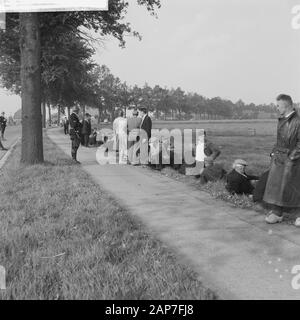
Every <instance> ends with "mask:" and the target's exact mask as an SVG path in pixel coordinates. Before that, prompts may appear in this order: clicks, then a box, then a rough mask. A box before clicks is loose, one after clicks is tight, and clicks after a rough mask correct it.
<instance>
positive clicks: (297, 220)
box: [295, 218, 300, 227]
mask: <svg viewBox="0 0 300 320" xmlns="http://www.w3.org/2000/svg"><path fill="white" fill-rule="evenodd" d="M295 226H296V227H300V218H297V219H296V221H295Z"/></svg>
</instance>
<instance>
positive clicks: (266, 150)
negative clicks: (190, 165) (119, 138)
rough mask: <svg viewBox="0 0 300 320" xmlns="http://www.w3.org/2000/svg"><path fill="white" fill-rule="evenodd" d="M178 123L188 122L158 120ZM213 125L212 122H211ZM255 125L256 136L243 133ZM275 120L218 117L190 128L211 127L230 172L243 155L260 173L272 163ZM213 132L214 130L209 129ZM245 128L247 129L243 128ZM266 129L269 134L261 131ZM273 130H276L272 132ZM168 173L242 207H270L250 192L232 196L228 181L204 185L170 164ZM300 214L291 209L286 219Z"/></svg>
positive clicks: (210, 136) (254, 171) (221, 160)
mask: <svg viewBox="0 0 300 320" xmlns="http://www.w3.org/2000/svg"><path fill="white" fill-rule="evenodd" d="M177 125H179V126H180V125H181V129H183V128H187V127H188V125H187V122H184V123H181V124H180V123H177V124H173V123H168V122H162V123H160V124H158V123H156V124H155V127H157V128H160V129H162V128H166V127H169V128H170V129H172V128H176V126H177ZM212 125H213V126H212ZM245 125H246V126H247V127H249V128H250V125H251V126H252V128H255V129H256V130H257V135H256V136H250V135H247V134H243V131H242V130H243V128H244V126H245ZM217 126H218V128H217V129H218V130H219V134H214V132H213V128H216V127H217ZM276 127H277V123H276V121H275V122H274V121H258V122H252V121H250V122H249V121H234V122H230V121H229V122H228V121H218V122H217V123H216V122H214V123H213V124H211V123H208V121H205V122H201V123H200V122H197V123H193V124H192V125H191V126H190V128H193V129H196V128H204V129H211V131H209V130H208V139H209V140H210V141H211V142H213V143H214V144H215V145H217V146H218V147H219V148H220V150H221V155H220V156H219V157H218V159H217V160H216V163H219V164H222V165H223V167H224V168H225V170H226V171H227V172H229V171H230V170H232V163H233V161H234V160H235V159H239V158H241V159H244V160H246V161H247V162H248V164H249V166H248V167H247V172H248V173H250V174H255V175H258V176H260V175H261V174H262V173H263V172H264V171H266V170H267V169H268V166H269V163H270V156H269V155H270V153H271V151H272V148H273V146H274V144H275V142H276ZM229 130H230V131H231V132H232V131H234V134H233V135H228V133H229ZM209 132H211V134H210V133H209ZM244 132H245V131H244ZM263 132H267V134H265V135H264V134H262V133H263ZM272 132H273V133H272ZM156 174H164V175H167V176H169V177H170V178H173V179H176V180H179V181H181V182H183V183H185V184H188V185H191V186H193V187H195V188H197V189H200V190H203V191H206V192H208V193H210V194H211V195H212V196H213V197H215V198H218V199H222V200H224V201H226V202H229V203H230V204H232V205H234V206H238V207H241V208H251V209H253V210H256V211H259V212H261V213H262V214H265V213H266V212H267V211H266V210H263V209H262V208H261V207H260V206H259V205H257V204H254V203H253V202H252V201H251V200H250V199H249V198H248V197H247V196H237V195H235V196H232V195H231V194H229V193H228V192H227V191H226V189H225V183H224V182H223V181H220V182H217V183H208V184H207V185H205V186H203V185H201V184H200V179H198V178H196V177H191V176H184V175H183V174H180V173H179V172H178V171H175V170H174V169H172V168H170V167H166V168H164V169H163V170H162V171H161V173H159V172H158V173H156ZM296 216H298V211H297V210H294V211H293V210H292V211H291V214H290V215H289V216H287V217H286V223H288V224H292V223H293V221H294V219H295V217H296Z"/></svg>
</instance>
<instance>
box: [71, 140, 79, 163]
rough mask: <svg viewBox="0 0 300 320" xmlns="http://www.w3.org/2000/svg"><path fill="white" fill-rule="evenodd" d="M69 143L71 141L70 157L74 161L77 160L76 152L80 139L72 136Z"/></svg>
mask: <svg viewBox="0 0 300 320" xmlns="http://www.w3.org/2000/svg"><path fill="white" fill-rule="evenodd" d="M71 141H72V148H71V155H72V158H73V159H74V160H77V150H78V148H79V146H80V138H79V137H77V136H72V137H71Z"/></svg>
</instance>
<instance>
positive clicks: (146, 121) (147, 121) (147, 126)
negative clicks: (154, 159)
mask: <svg viewBox="0 0 300 320" xmlns="http://www.w3.org/2000/svg"><path fill="white" fill-rule="evenodd" d="M139 112H140V117H141V118H142V121H141V127H140V128H141V129H142V130H144V131H145V132H146V133H147V138H148V141H149V140H150V138H151V130H152V120H151V118H150V117H149V116H148V112H147V109H146V108H140V109H139Z"/></svg>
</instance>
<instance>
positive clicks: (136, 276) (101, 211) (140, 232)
mask: <svg viewBox="0 0 300 320" xmlns="http://www.w3.org/2000/svg"><path fill="white" fill-rule="evenodd" d="M44 141H45V145H44V151H45V159H47V162H46V163H45V164H44V165H35V166H29V167H24V166H22V165H20V162H19V161H20V146H18V147H17V149H16V150H15V151H14V153H13V154H12V157H11V158H9V161H8V163H7V164H6V165H5V167H4V168H3V169H2V170H1V172H0V179H1V184H0V197H1V208H0V221H1V223H0V247H1V250H0V265H2V266H4V267H5V269H6V272H7V278H6V287H7V289H6V290H0V299H51V300H52V299H214V298H215V296H214V295H213V294H212V293H211V291H209V290H207V289H206V288H204V287H203V286H202V284H201V283H200V282H199V281H198V280H197V277H198V275H197V274H196V273H194V272H193V271H191V269H189V268H188V267H186V266H184V265H182V264H180V263H179V262H178V260H177V258H175V255H174V254H173V252H171V251H170V250H169V249H167V248H166V247H165V246H164V245H163V244H162V243H161V242H160V241H158V240H156V239H155V238H153V237H151V236H150V235H149V234H148V233H147V230H146V229H145V227H144V226H143V225H142V224H141V223H140V222H139V221H137V220H136V219H133V218H132V217H131V215H130V214H128V212H126V211H125V210H124V209H122V208H121V207H120V206H119V205H118V203H117V202H116V201H115V200H114V199H113V198H111V196H110V195H108V194H107V193H106V192H104V191H103V190H102V189H101V188H100V187H99V186H98V185H97V184H96V183H94V182H93V181H92V180H91V178H90V176H89V175H88V174H86V173H85V172H84V171H83V170H82V169H81V168H80V166H77V165H73V164H72V162H71V161H70V158H69V157H67V156H65V155H63V154H62V152H61V151H60V150H58V149H57V147H56V146H55V145H54V144H53V143H51V142H50V141H49V139H48V138H45V140H44Z"/></svg>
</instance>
